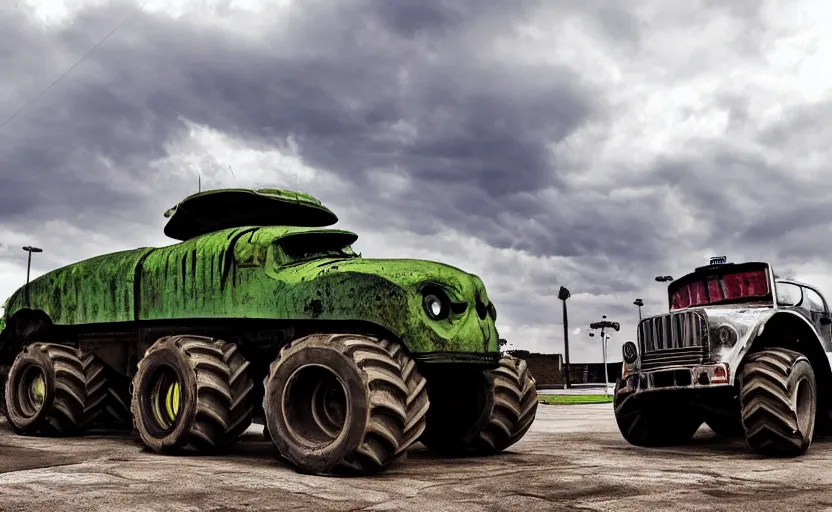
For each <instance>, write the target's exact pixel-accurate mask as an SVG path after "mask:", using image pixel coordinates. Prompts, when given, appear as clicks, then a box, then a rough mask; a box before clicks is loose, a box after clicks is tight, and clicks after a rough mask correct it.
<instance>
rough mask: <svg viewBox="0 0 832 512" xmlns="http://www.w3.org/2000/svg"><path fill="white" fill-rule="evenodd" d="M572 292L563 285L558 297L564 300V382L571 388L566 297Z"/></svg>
mask: <svg viewBox="0 0 832 512" xmlns="http://www.w3.org/2000/svg"><path fill="white" fill-rule="evenodd" d="M571 296H572V294H571V293H569V290H567V289H566V288H564V287H563V286H561V287H560V290H558V299H560V300H561V301H563V352H564V358H565V360H564V363H563V364H564V383H565V384H566V388H567V389H569V388H571V387H572V383H571V381H570V380H569V314H568V312H567V310H566V299H568V298H569V297H571Z"/></svg>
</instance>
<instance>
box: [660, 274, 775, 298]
mask: <svg viewBox="0 0 832 512" xmlns="http://www.w3.org/2000/svg"><path fill="white" fill-rule="evenodd" d="M668 291H669V293H670V307H671V309H684V308H689V307H695V306H707V305H710V304H727V303H732V302H749V301H764V300H767V299H770V298H771V289H770V285H769V278H768V270H767V268H766V267H759V266H757V268H748V267H741V266H739V265H737V266H733V265H732V266H731V267H730V268H726V269H724V270H723V269H716V270H712V271H705V272H698V273H695V274H689V275H687V276H685V277H683V278H682V279H680V280H679V281H678V282H677V283H673V284H672V285H671V286H670V288H669V290H668Z"/></svg>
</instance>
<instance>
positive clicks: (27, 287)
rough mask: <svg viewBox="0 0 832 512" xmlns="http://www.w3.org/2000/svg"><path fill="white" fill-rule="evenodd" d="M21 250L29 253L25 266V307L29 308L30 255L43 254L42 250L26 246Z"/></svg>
mask: <svg viewBox="0 0 832 512" xmlns="http://www.w3.org/2000/svg"><path fill="white" fill-rule="evenodd" d="M23 250H24V251H26V252H28V253H29V262H28V263H27V264H26V305H27V306H29V273H30V272H31V270H32V253H33V252H43V249H39V248H37V247H32V246H31V245H27V246H26V247H24V248H23Z"/></svg>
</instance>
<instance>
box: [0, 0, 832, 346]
mask: <svg viewBox="0 0 832 512" xmlns="http://www.w3.org/2000/svg"><path fill="white" fill-rule="evenodd" d="M632 5H633V6H635V3H633V4H632ZM138 7H139V6H138V4H132V3H119V2H105V1H93V0H87V1H83V0H76V1H74V2H69V1H65V2H63V3H61V2H43V3H38V2H34V1H33V0H32V1H28V2H27V1H21V2H15V1H9V2H6V4H5V5H4V4H2V3H0V43H1V44H0V69H2V70H3V72H2V80H0V124H2V123H4V122H5V121H6V120H8V119H9V118H10V117H11V116H13V117H12V118H11V119H10V120H8V122H6V123H5V125H4V126H2V127H0V295H2V296H3V298H5V297H6V296H8V295H9V294H10V293H11V292H12V291H13V290H14V289H16V288H17V287H18V286H20V285H21V284H22V283H23V281H24V280H25V271H26V268H25V266H26V259H25V257H26V254H25V253H24V252H23V251H21V249H20V247H21V246H22V245H27V244H33V245H37V246H39V247H43V248H44V249H45V252H44V253H42V254H38V255H36V257H35V260H34V263H33V274H34V275H39V274H41V273H43V272H45V271H48V270H50V269H52V268H55V267H57V266H59V265H63V264H67V263H71V262H73V261H77V260H79V259H82V258H86V257H90V256H93V255H97V254H100V253H103V252H109V251H114V250H121V249H129V248H132V247H136V246H142V245H163V244H168V243H172V241H171V240H168V239H166V238H165V237H164V236H163V235H162V228H163V226H164V220H165V219H164V218H163V217H162V213H163V212H164V211H165V210H166V209H167V208H168V207H170V206H172V205H174V204H175V203H176V202H178V201H179V200H181V199H182V198H183V197H185V196H186V195H188V194H190V193H193V192H195V191H196V189H197V172H199V173H200V174H201V176H202V184H203V186H204V188H220V187H227V186H278V187H285V188H291V189H298V188H299V189H300V190H302V191H305V192H308V193H311V194H313V195H315V196H317V197H319V198H321V199H322V200H323V201H324V202H325V203H327V204H328V205H330V206H331V207H332V208H333V209H334V210H335V211H336V212H337V213H338V215H339V217H340V218H341V224H342V225H343V227H345V228H348V229H353V230H355V231H356V232H357V233H358V234H359V235H360V238H359V241H358V243H357V244H356V248H357V249H359V250H361V251H362V252H363V253H364V254H365V256H368V257H419V258H430V259H436V260H440V261H444V262H447V263H451V264H453V265H455V266H458V267H461V268H464V269H466V270H468V271H471V272H474V273H476V274H478V275H480V276H481V277H482V279H483V280H484V282H485V283H486V286H487V287H488V288H489V294H490V295H491V297H492V298H493V300H494V301H495V302H496V304H497V308H498V310H499V317H498V328H499V329H500V333H501V335H502V336H504V337H506V338H508V339H509V341H510V342H511V343H512V344H513V346H514V347H516V348H525V349H529V350H535V351H544V352H555V351H557V352H560V351H562V347H563V344H562V337H563V334H562V333H563V330H562V325H561V316H560V304H559V302H558V300H557V290H558V288H559V287H560V286H561V285H565V286H567V287H569V289H570V290H571V291H572V294H573V297H572V299H571V300H570V313H571V315H570V326H572V328H573V329H577V328H580V329H581V330H580V331H575V332H576V333H578V334H575V333H573V334H572V343H570V348H571V349H572V351H573V354H572V359H573V360H575V361H590V360H597V359H598V358H599V357H600V347H598V346H597V341H596V340H598V338H597V337H596V338H588V337H587V336H586V334H587V332H588V329H587V327H588V324H589V323H590V322H592V321H595V320H599V319H600V317H601V315H603V314H606V315H608V316H609V318H610V319H612V320H617V321H619V322H621V324H622V327H623V328H622V332H621V333H618V334H616V335H615V336H614V338H613V343H612V345H611V349H610V353H611V354H613V355H614V357H615V358H619V357H620V356H619V355H618V354H619V351H618V347H619V346H620V343H621V342H623V341H625V340H626V339H631V338H632V337H633V335H634V327H635V321H636V320H637V310H636V307H635V306H634V305H632V302H633V300H634V299H635V298H637V297H641V298H643V299H644V301H645V304H646V306H645V309H644V312H645V313H646V314H651V313H657V312H660V311H662V309H663V308H665V307H666V298H665V297H664V291H663V288H662V286H661V285H660V284H659V283H656V282H655V281H654V280H653V277H654V276H656V275H659V274H673V275H674V276H678V275H680V274H682V273H685V272H687V271H689V270H691V269H692V267H693V266H695V265H699V264H701V263H703V262H705V261H706V260H705V258H706V257H707V256H710V255H715V254H727V255H728V256H729V258H730V259H731V260H734V261H740V260H743V259H762V260H768V261H771V262H772V263H773V264H774V265H775V266H776V268H778V269H780V270H781V271H782V272H784V273H790V274H791V275H793V276H794V277H796V278H798V279H806V280H811V281H813V282H814V283H816V284H818V285H819V286H821V288H822V289H824V290H827V291H829V292H832V279H829V278H828V277H827V276H828V275H830V270H832V268H830V263H829V262H828V261H826V260H825V258H824V256H825V254H824V250H825V249H826V246H827V243H826V240H827V237H828V236H830V235H831V234H832V223H830V220H832V215H830V213H832V211H830V210H832V202H830V195H832V171H830V170H828V168H827V166H828V164H827V161H828V160H829V156H830V155H829V153H830V145H829V143H828V140H829V137H830V130H832V129H830V128H829V127H830V126H832V123H830V121H832V101H830V96H829V94H828V92H827V90H828V88H829V86H830V84H832V71H829V69H830V68H829V67H828V65H827V63H828V61H829V58H830V56H832V35H830V34H832V30H828V29H829V28H830V27H829V15H830V13H832V7H830V6H828V5H827V4H826V3H824V2H792V3H790V5H789V6H788V7H782V6H775V5H774V3H761V2H752V1H749V2H731V3H730V6H728V4H726V3H722V2H715V1H700V2H688V3H686V4H684V5H683V4H680V3H669V2H658V1H656V2H647V3H645V2H640V3H639V7H638V8H637V9H636V8H634V7H633V8H629V7H624V4H615V3H610V2H600V1H598V2H585V3H583V4H579V3H566V2H549V1H541V2H533V1H525V0H524V1H519V0H514V1H512V2H502V1H493V2H486V1H481V0H461V1H451V0H447V1H426V0H397V1H381V0H375V1H371V0H363V1H336V0H330V1H323V0H304V1H303V2H301V1H294V2H286V1H284V2H267V1H265V0H264V1H261V2H258V1H248V2H233V1H228V0H226V1H213V2H212V1H207V2H206V1H200V2H196V1H193V2H189V1H162V0H154V1H151V2H149V3H147V5H145V6H144V8H143V9H142V10H138ZM123 20H126V21H124V23H123V24H122V25H120V23H121V22H122V21H123ZM116 27H118V29H117V30H116V31H115V32H114V33H113V35H112V36H111V37H109V38H108V39H107V40H106V41H105V42H104V43H102V44H101V45H100V46H99V47H97V48H95V49H94V51H92V53H90V54H89V56H88V57H87V58H85V59H84V60H83V61H81V63H80V64H78V65H77V66H76V67H75V68H73V69H72V70H71V71H70V72H69V73H68V74H67V75H66V76H65V77H63V78H62V79H60V80H59V81H58V82H57V83H56V84H55V85H54V86H53V87H51V88H50V89H49V90H48V91H47V92H46V93H44V94H43V95H42V96H40V97H37V96H38V94H39V93H40V92H41V91H42V90H43V89H44V88H45V87H46V86H47V85H49V84H50V83H51V82H52V81H53V80H55V79H56V78H58V77H59V76H60V75H61V74H62V73H63V72H64V71H65V70H67V69H68V68H70V66H72V65H73V64H74V63H76V62H77V61H78V59H80V58H81V57H82V56H83V55H84V54H85V53H87V52H88V51H89V50H90V49H91V48H93V46H94V45H95V44H96V43H97V42H99V41H101V40H102V39H103V38H104V37H105V36H107V34H108V33H110V32H111V31H112V30H113V29H115V28H116ZM35 98H36V99H35ZM33 100H34V101H33ZM30 102H31V103H30ZM24 105H27V106H25V108H22V110H21V107H24Z"/></svg>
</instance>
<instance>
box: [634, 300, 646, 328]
mask: <svg viewBox="0 0 832 512" xmlns="http://www.w3.org/2000/svg"><path fill="white" fill-rule="evenodd" d="M633 304H635V305H636V306H638V321H639V323H641V306H643V305H644V301H643V300H641V299H636V300H635V302H633Z"/></svg>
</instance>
